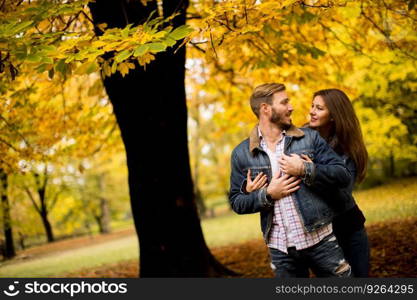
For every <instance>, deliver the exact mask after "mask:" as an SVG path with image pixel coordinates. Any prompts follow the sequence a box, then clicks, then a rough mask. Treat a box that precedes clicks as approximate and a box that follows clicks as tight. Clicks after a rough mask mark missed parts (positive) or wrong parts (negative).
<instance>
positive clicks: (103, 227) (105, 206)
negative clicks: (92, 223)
mask: <svg viewBox="0 0 417 300" xmlns="http://www.w3.org/2000/svg"><path fill="white" fill-rule="evenodd" d="M97 180H98V187H99V190H100V193H101V194H103V193H104V174H100V175H98V178H97ZM99 201H100V216H99V220H98V223H99V229H100V233H103V234H106V233H110V231H111V228H110V205H109V200H108V199H107V197H103V196H100V198H99Z"/></svg>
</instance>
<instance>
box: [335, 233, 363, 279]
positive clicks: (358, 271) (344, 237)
mask: <svg viewBox="0 0 417 300" xmlns="http://www.w3.org/2000/svg"><path fill="white" fill-rule="evenodd" d="M336 238H337V241H338V243H339V245H340V247H342V250H343V253H344V254H345V257H346V260H347V261H348V262H349V264H350V265H351V267H352V273H353V276H354V277H368V276H369V256H370V255H369V242H368V235H367V233H366V229H365V228H362V229H359V230H357V231H355V232H353V233H351V234H345V233H343V234H342V233H340V234H339V233H336Z"/></svg>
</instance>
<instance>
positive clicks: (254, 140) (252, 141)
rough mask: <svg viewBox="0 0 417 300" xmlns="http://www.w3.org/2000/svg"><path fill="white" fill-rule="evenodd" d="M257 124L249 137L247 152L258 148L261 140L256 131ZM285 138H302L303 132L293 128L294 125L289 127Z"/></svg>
mask: <svg viewBox="0 0 417 300" xmlns="http://www.w3.org/2000/svg"><path fill="white" fill-rule="evenodd" d="M258 126H259V125H258V124H257V125H256V126H255V128H253V129H252V131H251V133H250V136H249V150H250V152H253V150H255V149H256V148H260V144H261V139H260V137H259V131H258ZM285 136H292V137H296V138H299V137H302V136H304V132H303V131H302V130H300V129H299V128H297V127H295V126H294V125H291V127H290V128H289V129H287V130H286V131H285Z"/></svg>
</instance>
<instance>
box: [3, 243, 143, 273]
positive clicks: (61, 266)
mask: <svg viewBox="0 0 417 300" xmlns="http://www.w3.org/2000/svg"><path fill="white" fill-rule="evenodd" d="M137 257H138V246H137V238H136V236H129V237H124V238H121V239H116V240H113V241H110V242H106V243H102V244H98V245H92V246H89V247H82V248H78V249H75V250H66V251H63V252H60V253H55V254H51V255H48V256H45V257H40V258H37V259H33V260H28V261H16V262H13V263H8V264H6V265H4V266H3V267H1V268H0V277H50V276H56V275H57V274H63V273H67V272H71V271H74V270H78V269H81V268H92V267H96V266H100V265H103V264H107V263H113V262H119V261H122V260H129V259H133V258H137Z"/></svg>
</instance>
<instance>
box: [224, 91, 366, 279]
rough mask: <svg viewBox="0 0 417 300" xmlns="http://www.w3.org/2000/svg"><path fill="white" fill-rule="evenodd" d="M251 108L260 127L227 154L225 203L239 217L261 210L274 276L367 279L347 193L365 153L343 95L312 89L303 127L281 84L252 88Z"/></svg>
mask: <svg viewBox="0 0 417 300" xmlns="http://www.w3.org/2000/svg"><path fill="white" fill-rule="evenodd" d="M250 105H251V108H252V110H253V112H254V113H255V115H256V116H257V118H258V120H259V123H258V125H257V126H256V127H255V128H254V129H253V131H252V133H251V134H250V137H249V138H248V139H246V140H244V141H243V142H242V143H240V144H239V145H238V146H237V147H236V148H235V149H234V150H233V153H232V158H231V164H232V169H231V179H230V184H231V188H230V194H229V200H230V203H231V206H232V208H233V210H234V211H235V212H237V213H238V214H248V213H256V212H260V216H261V228H262V232H263V237H264V239H265V242H266V244H267V246H268V248H269V253H270V256H271V267H272V269H273V270H274V272H275V275H276V276H277V277H309V269H311V270H312V271H313V272H314V273H315V275H316V276H317V277H351V276H355V277H367V276H368V271H369V246H368V237H367V234H366V231H365V228H364V223H365V218H364V216H363V214H362V212H361V210H360V209H359V208H358V206H357V205H356V203H355V200H354V199H353V197H352V189H353V185H354V183H355V181H358V182H360V181H361V180H363V178H364V177H365V173H366V164H367V158H368V155H367V151H366V148H365V145H364V142H363V138H362V134H361V130H360V125H359V121H358V119H357V117H356V114H355V112H354V110H353V107H352V104H351V103H350V101H349V99H348V97H347V96H346V94H345V93H343V92H342V91H340V90H337V89H330V90H322V91H318V92H316V93H315V94H314V97H313V104H312V106H311V110H310V116H311V120H310V123H309V124H308V126H306V128H297V127H295V126H294V125H292V123H291V113H292V111H293V108H292V106H291V104H290V101H289V98H288V95H287V93H286V91H285V86H284V85H283V84H279V83H268V84H263V85H260V86H258V87H256V88H255V90H254V92H253V94H252V96H251V98H250ZM345 258H346V259H345Z"/></svg>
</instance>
